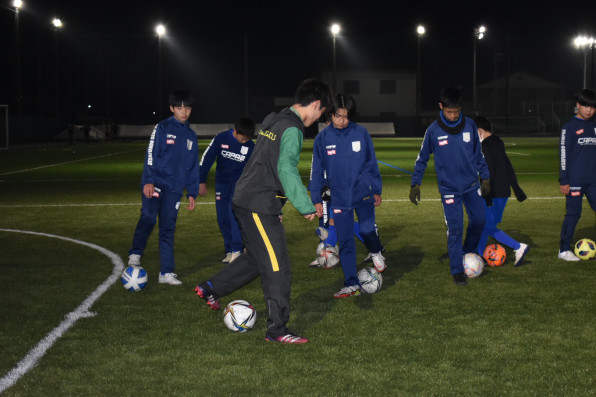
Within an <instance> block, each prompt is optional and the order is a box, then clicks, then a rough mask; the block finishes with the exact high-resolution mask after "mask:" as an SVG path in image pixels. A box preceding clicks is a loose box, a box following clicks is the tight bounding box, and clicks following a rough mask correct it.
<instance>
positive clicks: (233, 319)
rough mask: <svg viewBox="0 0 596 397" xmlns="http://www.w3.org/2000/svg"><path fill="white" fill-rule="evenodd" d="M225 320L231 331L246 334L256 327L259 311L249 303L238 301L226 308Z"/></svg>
mask: <svg viewBox="0 0 596 397" xmlns="http://www.w3.org/2000/svg"><path fill="white" fill-rule="evenodd" d="M223 320H224V324H226V327H228V328H229V329H230V330H231V331H234V332H246V331H248V330H249V329H252V327H254V325H255V322H256V321H257V311H256V310H255V308H254V307H252V305H251V304H250V303H248V302H247V301H245V300H242V299H238V300H235V301H232V302H230V303H229V304H228V306H226V310H224V315H223Z"/></svg>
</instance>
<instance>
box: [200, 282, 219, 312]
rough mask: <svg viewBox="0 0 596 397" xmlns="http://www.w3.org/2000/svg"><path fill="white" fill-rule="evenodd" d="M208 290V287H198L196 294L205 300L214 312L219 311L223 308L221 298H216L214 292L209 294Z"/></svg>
mask: <svg viewBox="0 0 596 397" xmlns="http://www.w3.org/2000/svg"><path fill="white" fill-rule="evenodd" d="M207 288H209V287H207V286H206V287H205V288H203V287H201V286H200V285H197V287H196V288H195V292H196V293H197V296H198V297H199V298H201V299H204V300H205V302H207V306H209V307H210V308H212V309H213V310H219V309H220V307H221V305H220V303H219V298H217V297H216V296H215V294H214V293H213V291H211V293H209V292H207Z"/></svg>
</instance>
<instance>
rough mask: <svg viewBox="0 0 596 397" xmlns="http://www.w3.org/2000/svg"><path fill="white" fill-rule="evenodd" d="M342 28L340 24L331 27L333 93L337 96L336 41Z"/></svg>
mask: <svg viewBox="0 0 596 397" xmlns="http://www.w3.org/2000/svg"><path fill="white" fill-rule="evenodd" d="M340 30H341V27H340V26H339V25H338V24H336V23H335V24H333V25H331V34H333V93H334V94H335V87H336V78H337V59H336V50H335V40H336V37H337V35H338V34H339V32H340Z"/></svg>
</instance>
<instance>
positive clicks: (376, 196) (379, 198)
mask: <svg viewBox="0 0 596 397" xmlns="http://www.w3.org/2000/svg"><path fill="white" fill-rule="evenodd" d="M374 197H375V207H378V206H379V205H381V203H382V202H383V199H382V198H381V195H380V194H375V195H374Z"/></svg>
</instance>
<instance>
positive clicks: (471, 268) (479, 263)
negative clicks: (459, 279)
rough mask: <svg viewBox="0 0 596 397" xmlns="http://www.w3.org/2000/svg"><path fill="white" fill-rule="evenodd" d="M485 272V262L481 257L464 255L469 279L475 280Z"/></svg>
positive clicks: (472, 254) (474, 254)
mask: <svg viewBox="0 0 596 397" xmlns="http://www.w3.org/2000/svg"><path fill="white" fill-rule="evenodd" d="M483 270H484V260H483V259H482V257H480V255H478V254H476V253H473V252H469V253H467V254H465V255H464V271H465V272H466V274H467V275H468V278H475V277H478V276H480V275H481V274H482V271H483Z"/></svg>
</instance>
